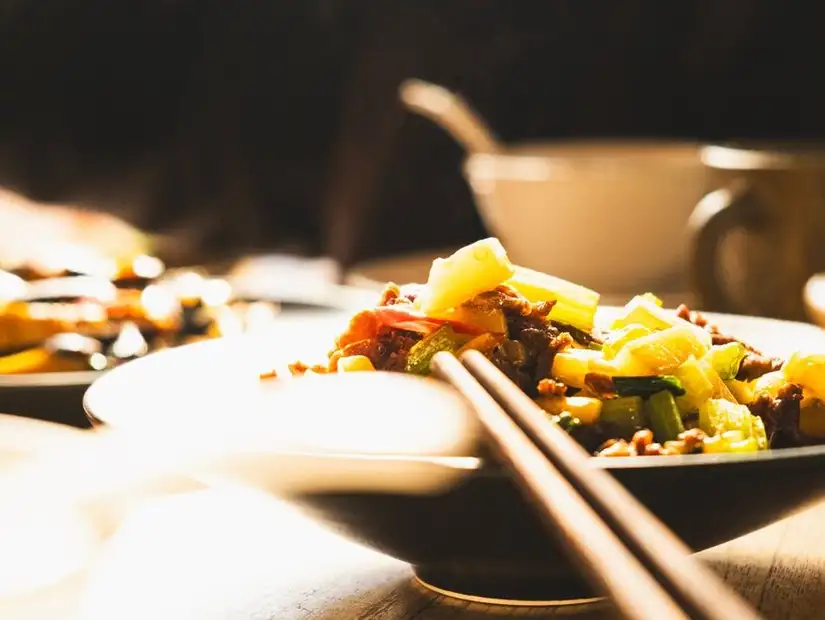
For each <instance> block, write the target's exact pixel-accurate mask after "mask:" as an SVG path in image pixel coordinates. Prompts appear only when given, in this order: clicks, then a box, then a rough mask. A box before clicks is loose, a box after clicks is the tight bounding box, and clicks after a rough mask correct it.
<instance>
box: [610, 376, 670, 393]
mask: <svg viewBox="0 0 825 620" xmlns="http://www.w3.org/2000/svg"><path fill="white" fill-rule="evenodd" d="M613 386H614V387H615V388H616V394H618V395H619V396H641V397H642V398H647V397H649V396H651V395H653V394H656V393H657V392H661V391H663V390H666V391H668V392H670V393H671V394H672V395H673V396H684V394H685V389H684V388H683V387H682V384H681V382H680V381H679V379H677V378H676V377H672V376H668V375H665V376H654V377H613Z"/></svg>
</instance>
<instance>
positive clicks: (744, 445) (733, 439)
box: [704, 431, 760, 454]
mask: <svg viewBox="0 0 825 620" xmlns="http://www.w3.org/2000/svg"><path fill="white" fill-rule="evenodd" d="M759 449H760V448H759V444H758V443H757V441H756V439H754V438H753V437H745V435H744V434H743V433H742V431H726V432H724V433H721V434H719V435H715V436H713V437H708V438H707V439H705V442H704V451H705V452H706V453H708V454H714V453H719V452H729V453H731V452H732V453H740V454H741V453H747V452H756V451H758V450H759Z"/></svg>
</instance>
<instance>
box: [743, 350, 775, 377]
mask: <svg viewBox="0 0 825 620" xmlns="http://www.w3.org/2000/svg"><path fill="white" fill-rule="evenodd" d="M780 368H782V360H780V359H777V358H774V357H766V356H764V355H760V354H759V353H754V352H753V351H748V352H747V353H746V354H745V358H744V359H743V360H742V363H741V364H740V365H739V372H738V373H736V378H737V379H739V380H740V381H752V380H753V379H758V378H759V377H761V376H762V375H766V374H768V373H769V372H773V371H774V370H779V369H780Z"/></svg>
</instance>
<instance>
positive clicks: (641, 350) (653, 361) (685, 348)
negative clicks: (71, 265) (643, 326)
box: [617, 326, 707, 375]
mask: <svg viewBox="0 0 825 620" xmlns="http://www.w3.org/2000/svg"><path fill="white" fill-rule="evenodd" d="M706 351H707V348H706V347H705V346H704V344H703V343H702V342H700V341H699V339H698V338H697V337H696V331H695V330H694V329H692V328H689V327H683V326H677V327H669V328H667V329H664V330H661V331H657V332H653V333H652V334H649V335H647V336H642V337H641V338H636V339H635V340H632V341H631V342H628V343H627V344H626V345H625V347H624V348H623V349H622V351H621V352H620V354H619V356H618V357H617V360H619V359H622V358H623V356H625V355H626V356H629V357H630V358H632V359H634V360H635V361H636V362H637V363H639V364H642V365H644V366H645V367H646V368H648V369H649V370H650V374H657V375H658V374H666V373H670V372H672V371H674V370H675V369H676V368H678V367H679V366H681V365H682V364H683V363H684V362H685V361H687V360H688V359H689V358H690V357H691V356H694V357H701V356H703V355H704V354H705V352H706Z"/></svg>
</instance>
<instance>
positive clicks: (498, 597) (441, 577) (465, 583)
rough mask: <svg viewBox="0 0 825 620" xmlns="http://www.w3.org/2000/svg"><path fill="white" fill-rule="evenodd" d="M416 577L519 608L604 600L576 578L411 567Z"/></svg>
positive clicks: (459, 594) (440, 590)
mask: <svg viewBox="0 0 825 620" xmlns="http://www.w3.org/2000/svg"><path fill="white" fill-rule="evenodd" d="M413 570H414V572H415V578H416V580H417V581H418V582H419V583H420V584H421V585H422V586H424V587H425V588H426V589H428V590H431V591H432V592H436V593H437V594H442V595H444V596H448V597H450V598H454V599H458V600H462V601H469V602H472V603H483V604H485V605H506V606H510V607H513V606H519V607H560V606H564V605H587V604H593V603H597V602H601V601H603V600H604V597H600V596H596V595H595V594H594V593H593V591H592V590H590V589H589V588H588V587H587V585H586V584H584V583H582V582H580V581H577V580H575V579H564V580H555V581H553V580H548V579H546V578H534V579H531V578H521V579H519V578H516V579H502V578H493V577H491V578H484V577H479V576H472V575H461V574H455V573H452V572H447V571H437V570H436V571H433V570H427V569H424V568H417V567H413Z"/></svg>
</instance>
